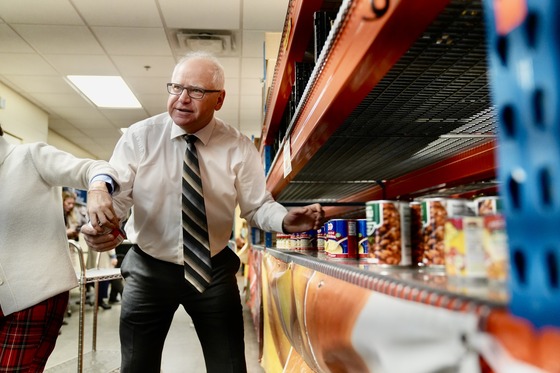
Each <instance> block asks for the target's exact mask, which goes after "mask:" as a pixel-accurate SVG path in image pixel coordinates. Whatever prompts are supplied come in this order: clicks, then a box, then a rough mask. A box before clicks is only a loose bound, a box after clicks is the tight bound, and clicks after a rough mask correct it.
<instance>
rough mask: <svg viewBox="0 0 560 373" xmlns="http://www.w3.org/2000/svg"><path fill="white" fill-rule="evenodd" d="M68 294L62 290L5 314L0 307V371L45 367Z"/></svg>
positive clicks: (30, 370)
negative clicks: (43, 299)
mask: <svg viewBox="0 0 560 373" xmlns="http://www.w3.org/2000/svg"><path fill="white" fill-rule="evenodd" d="M68 297H69V293H68V292H64V293H62V294H59V295H56V296H54V297H52V298H49V299H47V300H45V301H43V302H41V303H39V304H37V305H35V306H33V307H29V308H27V309H25V310H22V311H19V312H15V313H12V314H10V315H8V316H4V313H3V312H2V310H1V309H0V372H26V373H40V372H42V371H43V370H44V369H45V365H46V364H47V359H48V358H49V355H50V354H51V352H52V351H53V349H54V346H55V343H56V339H57V338H58V331H59V330H60V327H61V326H62V319H63V318H64V313H65V312H66V306H67V305H68Z"/></svg>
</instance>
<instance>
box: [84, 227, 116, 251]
mask: <svg viewBox="0 0 560 373" xmlns="http://www.w3.org/2000/svg"><path fill="white" fill-rule="evenodd" d="M81 232H82V234H83V235H84V239H85V241H86V243H87V245H88V247H89V248H90V249H92V250H95V251H100V252H103V251H109V250H111V249H114V248H115V247H117V246H118V245H119V244H120V243H121V242H122V239H120V238H119V237H118V236H114V235H112V234H111V229H110V228H107V232H103V233H100V232H98V231H97V230H96V229H95V228H93V227H92V226H91V225H90V224H84V225H83V226H82V229H81Z"/></svg>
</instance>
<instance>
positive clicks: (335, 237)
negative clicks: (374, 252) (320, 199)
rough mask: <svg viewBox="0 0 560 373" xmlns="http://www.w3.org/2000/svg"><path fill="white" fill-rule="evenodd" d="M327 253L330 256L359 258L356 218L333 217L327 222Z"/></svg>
mask: <svg viewBox="0 0 560 373" xmlns="http://www.w3.org/2000/svg"><path fill="white" fill-rule="evenodd" d="M325 254H326V255H327V256H328V257H329V258H343V259H348V258H349V259H357V257H358V241H357V236H356V221H355V220H352V219H332V220H329V221H328V222H327V241H326V242H325Z"/></svg>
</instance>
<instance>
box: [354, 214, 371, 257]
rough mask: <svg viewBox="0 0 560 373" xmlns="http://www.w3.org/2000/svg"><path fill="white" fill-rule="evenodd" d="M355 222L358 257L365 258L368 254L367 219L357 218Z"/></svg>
mask: <svg viewBox="0 0 560 373" xmlns="http://www.w3.org/2000/svg"><path fill="white" fill-rule="evenodd" d="M356 223H357V229H358V259H367V257H368V255H369V254H368V250H369V244H368V234H367V219H358V220H357V221H356Z"/></svg>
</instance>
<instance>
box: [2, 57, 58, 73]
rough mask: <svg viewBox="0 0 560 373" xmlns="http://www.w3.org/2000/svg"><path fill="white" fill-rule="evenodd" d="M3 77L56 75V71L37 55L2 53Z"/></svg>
mask: <svg viewBox="0 0 560 373" xmlns="http://www.w3.org/2000/svg"><path fill="white" fill-rule="evenodd" d="M0 72H1V73H2V75H10V74H13V75H31V76H36V75H56V71H55V70H54V69H53V68H52V67H51V66H50V65H49V64H48V63H46V62H45V60H44V59H43V58H42V57H40V56H39V55H36V54H16V53H14V54H7V53H0Z"/></svg>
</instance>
